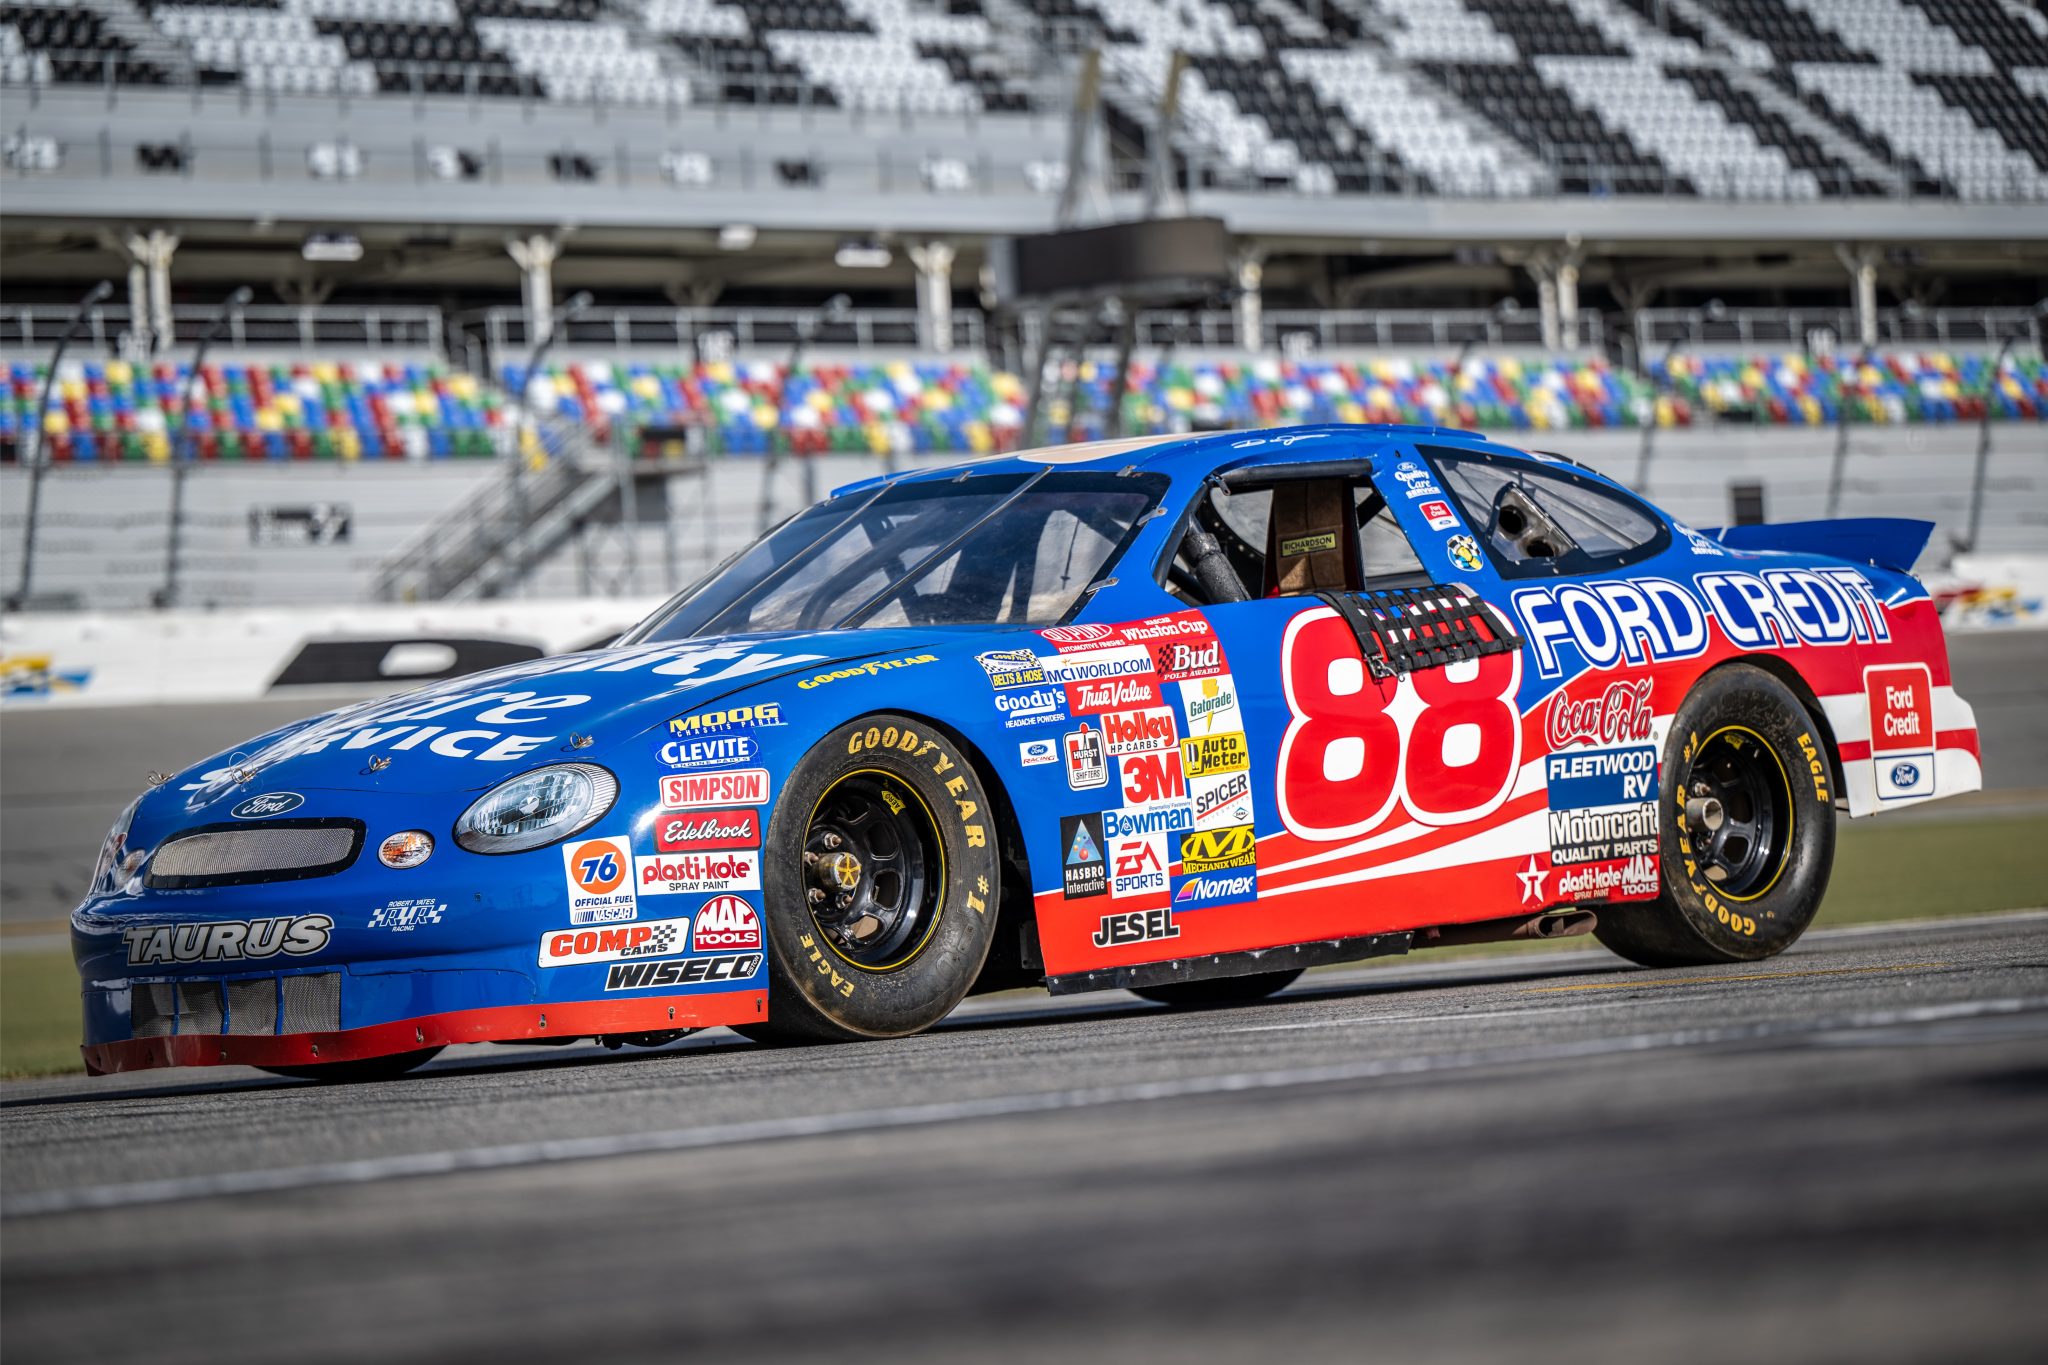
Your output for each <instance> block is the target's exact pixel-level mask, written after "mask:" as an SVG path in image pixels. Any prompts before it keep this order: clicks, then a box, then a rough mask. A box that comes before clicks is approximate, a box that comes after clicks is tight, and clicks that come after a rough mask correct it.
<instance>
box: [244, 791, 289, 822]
mask: <svg viewBox="0 0 2048 1365" xmlns="http://www.w3.org/2000/svg"><path fill="white" fill-rule="evenodd" d="M305 804H306V798H305V797H303V796H301V795H299V794H298V793H297V792H265V793H263V795H261V796H252V797H250V798H249V799H248V800H247V801H244V802H243V803H242V804H241V805H239V806H236V807H235V808H234V809H233V810H231V811H229V812H228V814H230V815H232V816H234V817H235V818H236V819H237V820H268V819H269V818H270V817H271V816H273V815H283V814H284V813H285V812H286V811H294V810H297V809H298V808H299V807H300V806H303V805H305Z"/></svg>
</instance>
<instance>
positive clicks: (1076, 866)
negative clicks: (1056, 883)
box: [1060, 815, 1109, 900]
mask: <svg viewBox="0 0 2048 1365" xmlns="http://www.w3.org/2000/svg"><path fill="white" fill-rule="evenodd" d="M1102 847H1103V840H1102V817H1101V816H1099V815H1063V816H1061V817H1060V848H1061V849H1063V850H1064V852H1063V853H1062V854H1061V868H1060V875H1061V880H1062V882H1063V884H1064V887H1065V890H1066V895H1067V899H1068V900H1083V899H1085V898H1087V897H1089V896H1100V895H1103V894H1105V893H1106V892H1107V891H1108V890H1109V869H1108V864H1107V863H1106V862H1105V861H1104V859H1103V856H1102Z"/></svg>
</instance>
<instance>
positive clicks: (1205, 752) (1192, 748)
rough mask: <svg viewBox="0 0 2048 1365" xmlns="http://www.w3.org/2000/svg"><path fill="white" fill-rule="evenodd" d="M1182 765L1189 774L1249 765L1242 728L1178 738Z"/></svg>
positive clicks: (1201, 774) (1232, 770)
mask: <svg viewBox="0 0 2048 1365" xmlns="http://www.w3.org/2000/svg"><path fill="white" fill-rule="evenodd" d="M1180 755H1181V768H1182V770H1183V771H1184V772H1185V773H1186V774H1187V775H1188V776H1189V777H1208V776H1210V775H1211V774H1214V773H1235V772H1243V771H1245V770H1246V769H1248V768H1250V767H1251V766H1252V753H1251V749H1250V748H1249V747H1247V746H1246V744H1245V742H1244V734H1243V732H1242V731H1232V732H1231V733H1229V734H1227V735H1198V736H1196V737H1195V738H1194V739H1184V740H1182V741H1181V742H1180Z"/></svg>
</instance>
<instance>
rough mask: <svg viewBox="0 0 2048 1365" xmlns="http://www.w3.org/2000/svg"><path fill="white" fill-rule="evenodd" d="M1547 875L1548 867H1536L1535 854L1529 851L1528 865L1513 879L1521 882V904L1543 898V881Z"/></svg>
mask: <svg viewBox="0 0 2048 1365" xmlns="http://www.w3.org/2000/svg"><path fill="white" fill-rule="evenodd" d="M1549 875H1550V869H1549V868H1547V867H1545V868H1539V867H1537V866H1536V855H1535V854H1533V853H1531V854H1530V855H1529V865H1528V866H1527V867H1525V868H1523V869H1522V870H1521V871H1520V872H1517V873H1516V874H1515V879H1516V880H1517V881H1519V882H1521V884H1522V904H1524V905H1527V904H1528V903H1529V902H1530V901H1540V900H1542V899H1543V881H1544V879H1545V878H1546V877H1548V876H1549Z"/></svg>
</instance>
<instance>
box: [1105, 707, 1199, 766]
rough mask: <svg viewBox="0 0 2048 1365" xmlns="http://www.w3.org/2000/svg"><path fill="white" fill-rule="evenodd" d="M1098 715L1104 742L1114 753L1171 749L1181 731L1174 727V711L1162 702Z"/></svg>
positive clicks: (1140, 752)
mask: <svg viewBox="0 0 2048 1365" xmlns="http://www.w3.org/2000/svg"><path fill="white" fill-rule="evenodd" d="M1101 719H1102V738H1103V742H1104V743H1105V744H1106V745H1108V747H1109V752H1110V753H1111V754H1113V755H1121V754H1145V753H1151V752H1152V751H1154V750H1156V749H1171V748H1172V747H1173V744H1174V741H1175V740H1176V739H1177V738H1179V734H1180V732H1179V731H1177V730H1175V729H1174V727H1173V712H1171V711H1169V710H1167V709H1166V708H1165V707H1163V706H1161V707H1155V708H1153V709H1152V710H1148V711H1112V712H1110V713H1109V714H1108V715H1106V716H1103V717H1102V718H1101Z"/></svg>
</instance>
